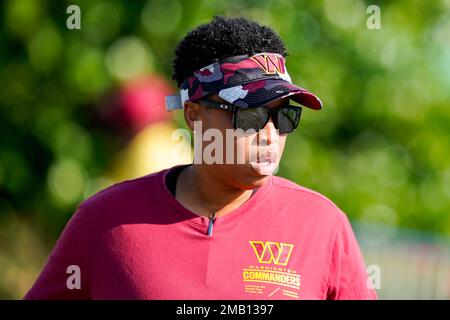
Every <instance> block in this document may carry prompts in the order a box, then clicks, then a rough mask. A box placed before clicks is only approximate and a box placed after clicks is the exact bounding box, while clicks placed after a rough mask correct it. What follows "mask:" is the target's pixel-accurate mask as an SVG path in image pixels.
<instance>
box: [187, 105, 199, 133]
mask: <svg viewBox="0 0 450 320" xmlns="http://www.w3.org/2000/svg"><path fill="white" fill-rule="evenodd" d="M184 120H185V121H186V124H187V125H188V127H189V129H191V130H194V121H201V120H202V119H201V106H200V105H199V104H198V103H195V102H192V101H186V102H185V103H184Z"/></svg>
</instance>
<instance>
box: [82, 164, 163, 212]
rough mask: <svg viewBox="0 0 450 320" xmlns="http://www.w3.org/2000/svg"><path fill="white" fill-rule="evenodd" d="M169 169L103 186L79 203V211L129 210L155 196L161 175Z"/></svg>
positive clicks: (158, 188) (160, 184) (160, 183)
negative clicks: (103, 187)
mask: <svg viewBox="0 0 450 320" xmlns="http://www.w3.org/2000/svg"><path fill="white" fill-rule="evenodd" d="M168 170H170V169H164V170H161V171H158V172H155V173H151V174H148V175H145V176H142V177H138V178H135V179H130V180H125V181H121V182H118V183H115V184H113V185H112V186H110V187H108V188H105V189H103V190H101V191H99V192H97V193H96V194H94V195H93V196H91V197H89V198H87V199H85V200H84V201H83V202H82V203H81V204H80V205H79V209H80V210H81V211H89V212H90V214H91V213H92V212H96V213H100V212H105V211H107V212H112V211H118V210H122V211H123V210H124V211H130V210H131V209H132V208H133V207H135V206H139V205H141V204H142V203H143V201H146V200H147V201H148V200H151V199H153V198H155V199H156V198H157V197H158V196H159V194H160V189H161V188H162V182H161V181H162V177H163V175H164V174H165V173H166V171H168Z"/></svg>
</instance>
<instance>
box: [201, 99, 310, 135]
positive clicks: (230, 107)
mask: <svg viewBox="0 0 450 320" xmlns="http://www.w3.org/2000/svg"><path fill="white" fill-rule="evenodd" d="M198 102H199V103H200V104H202V105H204V106H206V107H210V108H216V109H222V110H227V111H230V112H232V113H233V128H234V129H242V130H244V131H247V130H249V129H254V130H255V131H259V130H261V129H262V128H264V127H265V126H266V124H267V123H268V122H269V119H270V117H272V121H273V124H274V125H275V128H277V129H278V131H279V133H280V134H286V133H291V132H293V131H294V130H295V129H296V128H297V126H298V123H299V122H300V116H301V114H302V108H301V107H299V106H293V105H289V104H288V105H286V106H282V107H279V108H272V109H268V108H265V107H257V108H248V109H247V108H240V107H238V106H236V105H234V104H228V103H221V102H217V101H212V100H207V99H200V100H199V101H198Z"/></svg>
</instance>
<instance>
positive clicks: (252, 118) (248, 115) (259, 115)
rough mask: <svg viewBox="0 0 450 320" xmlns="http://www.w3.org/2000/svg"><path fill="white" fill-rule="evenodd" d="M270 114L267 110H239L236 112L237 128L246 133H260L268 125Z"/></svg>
mask: <svg viewBox="0 0 450 320" xmlns="http://www.w3.org/2000/svg"><path fill="white" fill-rule="evenodd" d="M269 116H270V113H269V111H268V110H267V109H266V108H251V109H238V111H237V112H236V119H235V121H236V122H235V123H236V128H237V129H242V130H244V131H246V130H249V129H254V130H255V131H258V130H260V129H262V128H264V126H265V125H266V123H267V121H268V120H269Z"/></svg>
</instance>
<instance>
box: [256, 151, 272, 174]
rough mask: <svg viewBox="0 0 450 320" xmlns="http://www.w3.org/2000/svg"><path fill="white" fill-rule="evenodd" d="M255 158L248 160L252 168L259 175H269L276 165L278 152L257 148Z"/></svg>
mask: <svg viewBox="0 0 450 320" xmlns="http://www.w3.org/2000/svg"><path fill="white" fill-rule="evenodd" d="M256 158H257V159H256V160H254V161H250V165H251V166H252V168H253V169H254V170H255V171H256V172H258V173H259V174H261V175H271V174H273V172H274V171H275V169H276V167H277V165H278V153H277V152H276V151H273V150H261V149H260V150H258V153H257V155H256Z"/></svg>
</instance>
